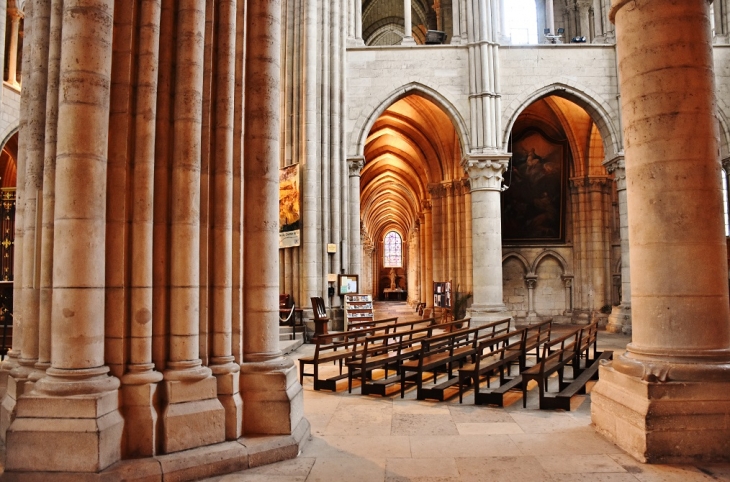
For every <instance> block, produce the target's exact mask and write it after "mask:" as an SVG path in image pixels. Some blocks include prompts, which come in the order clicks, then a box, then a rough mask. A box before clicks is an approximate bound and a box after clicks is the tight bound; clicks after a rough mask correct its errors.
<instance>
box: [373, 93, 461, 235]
mask: <svg viewBox="0 0 730 482" xmlns="http://www.w3.org/2000/svg"><path fill="white" fill-rule="evenodd" d="M460 160H461V148H460V146H459V139H458V135H457V133H456V130H455V129H454V125H453V123H452V122H451V119H450V118H449V117H448V116H447V115H446V113H445V112H444V111H443V110H442V109H441V108H439V107H438V106H437V105H436V104H434V103H433V102H432V101H430V100H428V99H426V98H425V97H422V96H420V95H417V94H412V95H409V96H407V97H404V98H403V99H401V100H399V101H398V102H396V103H394V104H393V105H392V106H390V108H388V109H387V110H386V111H385V112H384V113H383V115H381V116H380V118H379V119H378V120H377V121H376V122H375V124H374V125H373V128H372V130H371V131H370V135H369V136H368V139H367V143H366V145H365V167H364V168H363V170H362V173H361V178H360V183H361V185H360V187H361V193H362V194H361V198H360V202H361V212H362V219H363V224H364V226H365V229H366V231H367V233H368V234H369V235H370V236H371V239H373V240H380V239H382V238H383V236H384V235H385V234H386V233H387V232H388V231H391V230H395V231H397V232H399V233H400V234H401V235H402V236H403V237H404V238H405V236H406V235H407V233H408V232H409V231H410V230H411V228H412V227H413V226H414V224H415V223H416V221H417V220H418V213H419V212H420V210H421V201H423V200H426V199H428V186H429V184H433V183H439V182H442V181H450V180H454V179H461V178H462V177H463V176H464V171H463V169H462V168H461V166H460Z"/></svg>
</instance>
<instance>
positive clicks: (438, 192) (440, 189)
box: [428, 183, 446, 199]
mask: <svg viewBox="0 0 730 482" xmlns="http://www.w3.org/2000/svg"><path fill="white" fill-rule="evenodd" d="M428 193H429V194H430V195H431V199H438V198H441V197H443V196H444V194H445V193H446V190H445V189H444V185H443V184H439V183H434V184H429V185H428Z"/></svg>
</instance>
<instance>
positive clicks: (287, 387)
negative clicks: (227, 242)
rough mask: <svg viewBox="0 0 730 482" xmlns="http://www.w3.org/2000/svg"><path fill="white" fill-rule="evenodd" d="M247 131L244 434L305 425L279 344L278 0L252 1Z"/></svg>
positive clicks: (290, 369)
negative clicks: (277, 221) (277, 220)
mask: <svg viewBox="0 0 730 482" xmlns="http://www.w3.org/2000/svg"><path fill="white" fill-rule="evenodd" d="M247 15H248V18H247V22H248V23H247V65H246V121H245V125H246V132H245V138H244V182H245V186H244V205H245V210H246V213H245V215H244V236H245V239H244V269H245V272H244V286H245V287H246V290H245V293H244V297H245V298H244V306H245V310H246V311H245V314H244V316H245V319H244V337H243V340H244V355H243V359H244V363H243V364H242V365H241V386H242V392H243V400H244V433H246V434H267V435H276V434H290V433H292V432H293V431H294V430H295V429H296V428H297V427H298V425H299V424H300V423H304V424H305V425H306V420H305V419H304V418H303V415H304V401H303V392H302V387H301V385H300V384H299V380H298V377H297V373H296V368H295V365H294V363H293V362H292V361H291V360H289V359H285V358H283V357H282V356H281V352H280V351H279V312H278V306H279V305H278V298H279V253H278V250H279V242H278V239H279V233H278V231H279V226H278V223H276V222H272V220H276V219H278V217H279V214H278V213H279V129H280V125H279V97H280V93H279V79H280V74H281V66H280V54H281V52H280V23H281V20H280V19H281V2H280V1H279V0H262V1H254V2H249V3H248V12H247Z"/></svg>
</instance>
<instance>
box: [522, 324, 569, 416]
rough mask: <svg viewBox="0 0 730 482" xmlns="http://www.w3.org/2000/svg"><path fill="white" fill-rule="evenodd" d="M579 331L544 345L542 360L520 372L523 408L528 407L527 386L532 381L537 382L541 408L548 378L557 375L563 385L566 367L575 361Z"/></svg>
mask: <svg viewBox="0 0 730 482" xmlns="http://www.w3.org/2000/svg"><path fill="white" fill-rule="evenodd" d="M579 331H580V330H574V331H573V332H572V333H568V334H566V335H563V336H561V337H559V338H556V339H553V340H549V341H547V342H545V343H543V345H542V356H541V358H540V359H539V360H538V361H537V363H536V364H535V365H534V366H532V367H530V368H528V369H526V370H523V371H521V372H520V376H521V378H522V406H523V407H525V408H526V407H527V384H528V383H529V382H530V380H535V381H536V382H537V387H538V390H539V393H540V406H542V405H543V400H544V398H545V392H546V391H547V383H548V378H550V377H551V376H552V375H553V374H555V373H557V374H558V383H559V384H560V385H562V382H563V373H564V370H565V367H566V365H568V364H569V363H571V362H572V361H573V359H574V355H575V352H576V349H577V346H578V333H579Z"/></svg>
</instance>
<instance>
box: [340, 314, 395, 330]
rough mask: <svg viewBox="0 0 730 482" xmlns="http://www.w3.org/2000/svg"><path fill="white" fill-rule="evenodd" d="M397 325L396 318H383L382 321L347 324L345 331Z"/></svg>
mask: <svg viewBox="0 0 730 482" xmlns="http://www.w3.org/2000/svg"><path fill="white" fill-rule="evenodd" d="M395 323H398V317H397V316H396V317H394V318H383V319H382V320H370V321H351V322H350V323H348V324H347V331H356V330H362V329H363V328H374V327H379V326H384V325H393V324H395Z"/></svg>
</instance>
